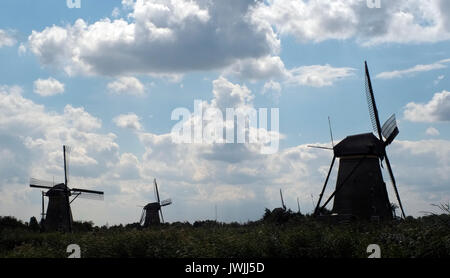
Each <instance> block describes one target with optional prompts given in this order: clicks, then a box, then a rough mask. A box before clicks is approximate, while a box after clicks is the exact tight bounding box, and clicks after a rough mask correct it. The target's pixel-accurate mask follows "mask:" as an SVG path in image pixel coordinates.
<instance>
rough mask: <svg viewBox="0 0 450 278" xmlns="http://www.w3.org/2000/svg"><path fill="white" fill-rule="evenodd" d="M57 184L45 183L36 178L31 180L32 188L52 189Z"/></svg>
mask: <svg viewBox="0 0 450 278" xmlns="http://www.w3.org/2000/svg"><path fill="white" fill-rule="evenodd" d="M53 186H55V184H54V183H53V182H51V181H43V180H38V179H35V178H31V179H30V187H34V188H45V189H51V188H53Z"/></svg>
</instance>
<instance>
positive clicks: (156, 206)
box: [144, 202, 161, 210]
mask: <svg viewBox="0 0 450 278" xmlns="http://www.w3.org/2000/svg"><path fill="white" fill-rule="evenodd" d="M160 207H161V205H160V204H159V203H158V202H154V203H148V204H147V205H145V207H144V209H146V210H147V209H149V210H152V209H156V210H158V209H159V208H160Z"/></svg>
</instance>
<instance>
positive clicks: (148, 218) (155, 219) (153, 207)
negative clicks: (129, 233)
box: [144, 202, 161, 227]
mask: <svg viewBox="0 0 450 278" xmlns="http://www.w3.org/2000/svg"><path fill="white" fill-rule="evenodd" d="M160 209H161V205H160V204H159V203H157V202H154V203H149V204H147V205H146V206H145V207H144V211H145V219H144V227H149V226H154V225H159V224H161V220H160V219H159V210H160Z"/></svg>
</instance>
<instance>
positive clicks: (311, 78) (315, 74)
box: [287, 64, 355, 87]
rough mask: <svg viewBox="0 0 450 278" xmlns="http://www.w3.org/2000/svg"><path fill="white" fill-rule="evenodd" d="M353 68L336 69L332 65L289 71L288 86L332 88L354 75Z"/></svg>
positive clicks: (305, 67)
mask: <svg viewBox="0 0 450 278" xmlns="http://www.w3.org/2000/svg"><path fill="white" fill-rule="evenodd" d="M354 70H355V69H353V68H348V67H344V68H334V67H332V66H330V65H328V64H327V65H313V66H303V67H298V68H294V69H292V70H290V71H289V77H288V79H287V83H288V84H297V85H305V86H311V87H324V86H331V85H333V83H334V82H336V81H337V80H340V79H343V78H346V77H349V76H352V75H353V72H354Z"/></svg>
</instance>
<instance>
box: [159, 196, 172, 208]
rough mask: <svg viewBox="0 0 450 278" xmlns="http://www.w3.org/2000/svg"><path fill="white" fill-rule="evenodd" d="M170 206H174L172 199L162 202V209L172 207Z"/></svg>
mask: <svg viewBox="0 0 450 278" xmlns="http://www.w3.org/2000/svg"><path fill="white" fill-rule="evenodd" d="M170 204H172V199H170V198H169V199H165V200H163V201H162V202H161V206H162V207H164V206H168V205H170Z"/></svg>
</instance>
